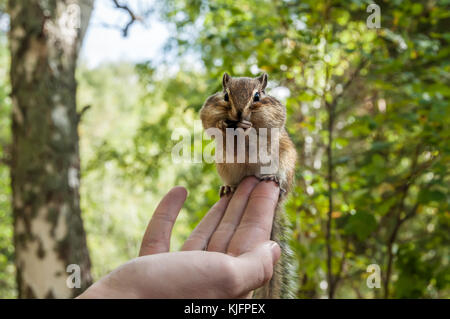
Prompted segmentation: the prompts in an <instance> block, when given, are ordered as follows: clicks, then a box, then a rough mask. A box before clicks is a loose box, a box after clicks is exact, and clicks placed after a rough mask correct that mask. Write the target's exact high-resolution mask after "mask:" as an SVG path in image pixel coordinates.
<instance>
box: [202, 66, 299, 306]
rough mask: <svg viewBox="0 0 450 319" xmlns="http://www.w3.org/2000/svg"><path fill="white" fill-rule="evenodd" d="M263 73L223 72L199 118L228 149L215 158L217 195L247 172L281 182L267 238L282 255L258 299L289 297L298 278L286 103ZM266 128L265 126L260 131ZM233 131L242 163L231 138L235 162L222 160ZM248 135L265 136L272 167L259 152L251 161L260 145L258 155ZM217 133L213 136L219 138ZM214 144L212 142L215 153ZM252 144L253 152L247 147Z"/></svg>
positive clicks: (233, 186) (292, 159)
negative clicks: (290, 220) (288, 211)
mask: <svg viewBox="0 0 450 319" xmlns="http://www.w3.org/2000/svg"><path fill="white" fill-rule="evenodd" d="M267 78H268V76H267V74H266V73H263V74H262V75H261V76H259V77H257V78H248V77H239V78H232V77H231V76H230V75H228V74H227V73H225V74H224V75H223V79H222V85H223V91H222V92H218V93H216V94H214V95H212V96H210V97H209V98H208V99H207V100H206V101H205V103H204V105H203V107H202V108H201V110H200V118H201V120H202V124H203V128H204V129H205V130H208V129H211V128H216V129H219V130H220V132H222V133H223V135H222V140H221V142H222V147H223V149H225V150H226V152H223V155H222V156H223V157H222V161H218V162H217V160H216V167H217V171H218V173H219V175H220V177H221V179H222V181H223V182H224V185H223V186H222V187H221V188H220V192H219V194H220V196H223V195H225V194H228V193H232V192H234V190H235V189H236V187H237V185H238V184H239V183H240V181H241V180H242V179H243V178H244V177H246V176H256V177H257V178H259V179H261V180H271V181H274V182H276V183H277V184H278V185H279V186H280V198H279V201H278V205H277V208H276V212H275V218H274V223H273V228H272V236H271V239H272V240H275V241H277V242H278V243H279V244H280V246H281V249H282V256H281V259H280V261H279V262H278V264H277V266H276V267H275V271H274V274H273V276H272V279H271V281H270V282H269V283H268V284H266V285H265V286H264V287H261V288H259V289H257V291H255V294H254V296H255V297H256V298H292V297H294V296H295V292H296V291H295V287H294V286H295V283H296V280H293V279H294V278H295V275H293V274H294V271H295V267H294V265H293V258H292V256H290V255H291V253H290V248H289V245H288V238H289V235H288V234H287V231H288V227H287V225H286V223H287V221H286V216H285V213H284V211H283V207H282V203H283V202H284V199H285V198H286V196H287V194H288V193H289V191H290V190H291V188H292V185H293V180H294V169H295V162H296V157H297V154H296V151H295V147H294V144H293V143H292V141H291V139H290V138H289V135H288V133H287V132H286V129H285V127H284V126H285V122H286V107H285V106H284V105H283V104H282V103H281V102H280V101H278V100H277V99H276V98H274V97H272V96H270V95H267V94H266V92H265V89H266V86H267ZM228 129H233V130H231V131H230V130H228ZM261 129H263V130H261ZM264 129H266V130H265V131H264ZM231 132H233V134H235V135H236V139H238V140H239V137H238V136H239V135H240V134H241V135H243V136H244V139H243V140H245V156H243V158H244V161H243V162H242V161H241V162H238V161H236V159H237V157H238V156H239V154H238V152H237V150H238V146H237V144H236V143H234V142H233V144H234V145H233V147H230V149H231V151H232V152H233V155H234V157H233V159H234V161H232V162H229V161H228V160H226V155H227V153H228V152H229V149H228V148H227V147H226V146H227V143H229V144H230V142H231V140H227V138H226V134H228V133H231ZM261 132H267V136H263V135H262V133H261ZM251 134H256V135H257V136H258V139H259V138H264V139H267V149H268V150H267V154H268V159H269V162H271V163H272V162H275V163H276V164H277V165H276V166H275V170H274V171H268V172H267V170H266V171H264V170H263V169H262V168H263V167H266V168H267V161H262V160H261V158H259V157H257V158H256V161H255V160H253V161H251V160H250V159H251V157H252V155H255V154H254V153H255V151H256V149H257V150H258V152H257V154H258V155H260V154H261V149H260V148H259V149H258V148H257V147H256V146H255V145H254V144H256V143H255V140H252V139H251V138H250V136H251ZM215 137H216V141H217V140H218V138H217V136H215ZM232 139H234V136H233V138H232ZM233 141H234V140H233ZM252 143H253V144H252ZM217 145H218V144H217V142H216V154H217ZM258 145H259V144H258ZM273 145H274V146H278V147H277V148H278V149H277V148H275V149H273V150H272V146H273ZM252 146H253V151H252V150H251V147H252ZM219 156H220V155H219ZM241 158H242V157H241Z"/></svg>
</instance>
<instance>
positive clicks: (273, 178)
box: [260, 174, 286, 197]
mask: <svg viewBox="0 0 450 319" xmlns="http://www.w3.org/2000/svg"><path fill="white" fill-rule="evenodd" d="M260 180H262V181H272V182H275V183H277V185H278V186H279V187H280V197H282V196H283V195H284V194H286V190H285V189H284V188H283V187H282V186H281V183H280V178H279V177H278V175H273V174H267V175H262V176H261V177H260Z"/></svg>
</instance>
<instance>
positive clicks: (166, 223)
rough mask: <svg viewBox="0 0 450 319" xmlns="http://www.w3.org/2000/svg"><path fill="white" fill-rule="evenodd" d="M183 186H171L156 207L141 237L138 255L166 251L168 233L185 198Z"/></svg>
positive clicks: (168, 244)
mask: <svg viewBox="0 0 450 319" xmlns="http://www.w3.org/2000/svg"><path fill="white" fill-rule="evenodd" d="M186 196H187V191H186V189H185V188H184V187H181V186H177V187H174V188H172V189H171V190H170V191H169V192H168V193H167V194H166V196H164V198H163V199H162V200H161V202H160V203H159V205H158V207H157V208H156V210H155V212H154V213H153V216H152V218H151V220H150V223H149V224H148V226H147V230H146V231H145V234H144V238H143V239H142V243H141V249H140V251H139V256H145V255H151V254H158V253H164V252H168V251H169V249H170V235H171V233H172V227H173V224H174V223H175V220H176V219H177V217H178V213H179V212H180V210H181V208H182V207H183V204H184V201H185V200H186Z"/></svg>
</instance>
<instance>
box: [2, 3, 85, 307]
mask: <svg viewBox="0 0 450 319" xmlns="http://www.w3.org/2000/svg"><path fill="white" fill-rule="evenodd" d="M92 7H93V0H65V1H64V0H47V1H40V0H10V1H9V7H8V13H9V15H10V21H11V23H10V25H11V28H10V34H9V40H10V50H11V74H10V75H11V85H12V94H11V95H12V101H13V112H12V134H13V145H12V163H11V180H12V191H13V214H14V244H15V264H16V269H17V283H18V289H19V297H20V298H70V297H73V296H75V295H78V294H80V293H81V292H82V291H83V290H84V289H85V288H86V287H87V286H88V285H90V283H91V275H90V260H89V253H88V249H87V246H86V235H85V231H84V228H83V223H82V219H81V211H80V200H79V180H80V159H79V149H78V139H79V137H78V131H77V126H78V120H79V117H78V114H77V112H76V81H75V68H76V60H77V57H78V52H79V49H80V47H81V43H82V39H83V36H84V34H85V31H86V28H87V25H88V22H89V18H90V15H91V11H92ZM71 264H76V265H78V266H79V267H80V268H79V270H80V272H79V274H80V280H81V281H80V283H81V285H80V288H76V287H75V288H69V286H70V285H69V284H67V282H68V281H70V282H71V283H74V284H77V281H76V277H72V278H74V279H73V281H72V280H71V279H70V278H69V280H68V277H69V276H70V275H72V271H73V270H71V271H70V272H68V270H67V266H68V265H71ZM75 267H76V266H75ZM72 269H73V268H72ZM69 270H70V268H69ZM73 275H75V276H76V275H77V271H75V272H73Z"/></svg>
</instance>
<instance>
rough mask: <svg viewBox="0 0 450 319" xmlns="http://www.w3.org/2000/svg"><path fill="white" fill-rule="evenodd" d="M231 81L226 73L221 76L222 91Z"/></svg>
mask: <svg viewBox="0 0 450 319" xmlns="http://www.w3.org/2000/svg"><path fill="white" fill-rule="evenodd" d="M230 80H231V76H230V75H229V74H228V73H226V72H225V73H224V74H223V78H222V85H223V89H224V90H225V89H226V87H227V86H228V83H229V82H230Z"/></svg>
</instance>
